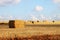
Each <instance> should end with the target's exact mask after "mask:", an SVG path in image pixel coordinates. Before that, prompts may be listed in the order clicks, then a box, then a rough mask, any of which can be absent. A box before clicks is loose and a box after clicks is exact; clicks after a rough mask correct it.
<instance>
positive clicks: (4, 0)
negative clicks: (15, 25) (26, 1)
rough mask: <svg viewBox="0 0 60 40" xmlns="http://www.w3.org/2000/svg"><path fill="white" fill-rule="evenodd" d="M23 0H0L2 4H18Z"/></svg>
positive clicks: (0, 4)
mask: <svg viewBox="0 0 60 40" xmlns="http://www.w3.org/2000/svg"><path fill="white" fill-rule="evenodd" d="M20 1H21V0H0V6H6V5H10V4H18V3H19V2H20Z"/></svg>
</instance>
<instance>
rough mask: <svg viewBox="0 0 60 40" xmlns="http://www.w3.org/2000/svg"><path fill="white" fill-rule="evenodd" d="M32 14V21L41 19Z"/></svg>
mask: <svg viewBox="0 0 60 40" xmlns="http://www.w3.org/2000/svg"><path fill="white" fill-rule="evenodd" d="M30 16H31V20H32V21H37V20H39V19H38V18H36V17H35V16H34V15H30Z"/></svg>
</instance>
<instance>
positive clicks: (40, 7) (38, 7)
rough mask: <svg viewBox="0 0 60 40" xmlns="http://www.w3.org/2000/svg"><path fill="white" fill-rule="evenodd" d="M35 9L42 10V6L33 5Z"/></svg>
mask: <svg viewBox="0 0 60 40" xmlns="http://www.w3.org/2000/svg"><path fill="white" fill-rule="evenodd" d="M35 10H36V11H42V10H43V7H42V6H36V7H35Z"/></svg>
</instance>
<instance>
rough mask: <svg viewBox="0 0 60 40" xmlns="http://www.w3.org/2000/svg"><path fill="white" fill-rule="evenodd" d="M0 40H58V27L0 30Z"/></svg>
mask: <svg viewBox="0 0 60 40" xmlns="http://www.w3.org/2000/svg"><path fill="white" fill-rule="evenodd" d="M0 40H60V27H25V28H1V29H0Z"/></svg>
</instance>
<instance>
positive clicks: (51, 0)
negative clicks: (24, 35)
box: [0, 0, 60, 20]
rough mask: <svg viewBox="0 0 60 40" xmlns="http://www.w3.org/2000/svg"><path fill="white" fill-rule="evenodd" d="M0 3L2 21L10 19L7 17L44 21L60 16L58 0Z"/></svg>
mask: <svg viewBox="0 0 60 40" xmlns="http://www.w3.org/2000/svg"><path fill="white" fill-rule="evenodd" d="M0 1H1V2H0V18H1V17H2V19H10V18H9V17H11V19H23V20H27V19H30V18H31V17H32V18H35V17H36V18H35V19H40V17H42V19H46V18H49V17H51V18H53V17H55V16H56V15H57V16H58V15H60V0H19V1H17V0H15V1H14V0H13V1H12V0H11V1H7V0H5V1H4V0H0ZM31 15H33V16H31ZM41 15H42V16H41ZM7 17H8V18H7ZM45 17H46V18H45ZM59 17H60V16H59ZM35 19H34V20H35ZM56 19H57V17H56Z"/></svg>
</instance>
